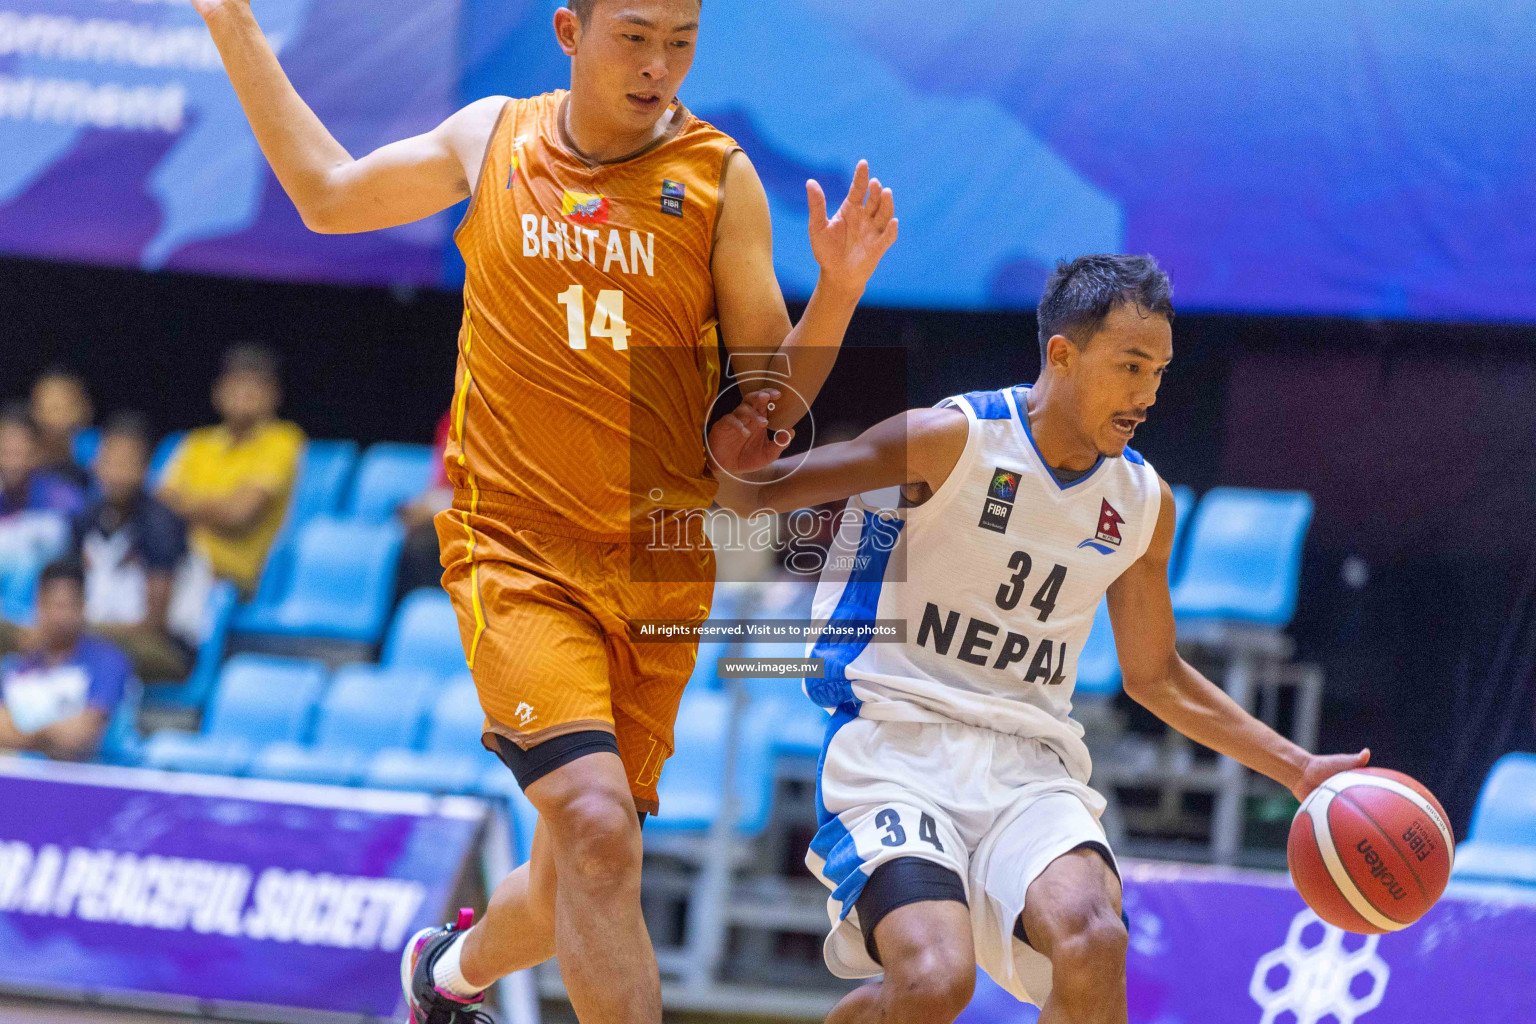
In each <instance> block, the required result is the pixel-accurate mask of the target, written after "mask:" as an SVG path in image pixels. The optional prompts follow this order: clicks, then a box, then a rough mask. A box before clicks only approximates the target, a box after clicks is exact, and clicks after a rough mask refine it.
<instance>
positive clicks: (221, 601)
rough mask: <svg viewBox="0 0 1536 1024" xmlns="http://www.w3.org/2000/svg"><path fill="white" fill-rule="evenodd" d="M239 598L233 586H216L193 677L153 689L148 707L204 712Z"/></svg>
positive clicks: (224, 583)
mask: <svg viewBox="0 0 1536 1024" xmlns="http://www.w3.org/2000/svg"><path fill="white" fill-rule="evenodd" d="M239 596H240V594H239V591H238V590H236V589H235V585H234V584H233V583H230V582H228V581H225V580H219V581H218V582H216V583H215V584H214V585H213V589H212V590H211V591H210V592H209V594H208V632H207V635H206V636H204V637H203V642H202V643H201V644H200V645H199V646H198V648H197V659H196V660H195V661H194V662H193V663H192V673H191V674H190V675H188V676H187V679H186V681H185V682H183V683H178V684H155V685H153V686H151V687H149V688H148V689H147V690H146V691H145V694H144V705H145V706H146V707H152V708H184V709H187V710H193V711H200V710H202V708H203V705H204V704H206V703H207V701H208V695H209V694H210V693H212V692H213V686H214V683H215V682H217V681H218V678H219V665H220V663H221V662H223V660H224V645H225V642H226V641H227V640H228V639H229V626H230V622H231V621H232V620H233V619H234V614H235V602H236V601H238V600H239Z"/></svg>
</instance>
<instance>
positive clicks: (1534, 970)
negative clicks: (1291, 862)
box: [960, 862, 1536, 1024]
mask: <svg viewBox="0 0 1536 1024" xmlns="http://www.w3.org/2000/svg"><path fill="white" fill-rule="evenodd" d="M1122 868H1123V869H1124V871H1125V909H1126V914H1127V916H1128V917H1129V918H1130V922H1131V948H1130V954H1129V959H1128V964H1127V977H1126V982H1127V988H1128V991H1129V996H1130V1010H1131V1015H1130V1016H1131V1021H1132V1024H1355V1022H1356V1021H1360V1022H1362V1024H1372V1022H1381V1024H1448V1022H1454V1024H1531V1022H1532V1021H1536V959H1533V956H1536V953H1533V951H1536V892H1529V891H1521V890H1516V889H1506V888H1502V887H1492V886H1464V885H1454V886H1452V888H1451V890H1450V891H1449V892H1448V893H1447V894H1446V896H1445V898H1444V899H1442V900H1441V901H1440V903H1439V904H1438V905H1436V906H1435V908H1434V909H1433V910H1431V911H1430V912H1429V914H1428V915H1426V916H1425V917H1424V919H1423V920H1421V921H1420V922H1419V923H1418V924H1416V925H1414V926H1412V927H1410V928H1407V929H1404V930H1403V931H1401V932H1396V933H1394V934H1391V935H1383V936H1363V935H1348V934H1346V933H1344V932H1342V931H1340V930H1339V929H1337V928H1333V927H1330V926H1328V925H1325V924H1323V923H1322V922H1321V921H1319V920H1318V919H1317V917H1316V915H1314V914H1313V913H1312V912H1311V911H1310V910H1308V909H1307V908H1306V906H1305V904H1303V903H1302V901H1301V897H1300V896H1298V895H1297V894H1296V890H1295V889H1294V888H1293V887H1292V886H1291V883H1290V880H1289V879H1288V878H1286V877H1285V876H1284V875H1270V874H1261V873H1257V872H1241V871H1229V870H1221V869H1216V868H1197V867H1189V866H1186V865H1162V864H1136V863H1131V862H1122ZM976 992H977V994H976V998H975V1000H974V1001H973V1002H972V1003H971V1006H970V1008H969V1009H967V1010H966V1011H965V1014H964V1015H963V1016H962V1017H961V1020H960V1024H1027V1022H1033V1021H1034V1020H1035V1019H1036V1016H1037V1013H1036V1011H1035V1009H1034V1007H1029V1006H1024V1005H1022V1004H1020V1003H1018V1002H1016V1001H1015V1000H1014V999H1013V997H1012V996H1010V995H1008V994H1007V993H1006V992H1004V991H1003V990H1002V989H1000V988H998V987H997V986H996V985H993V984H992V983H991V982H990V981H989V980H988V979H987V978H986V976H985V975H983V976H981V978H980V980H979V984H978V985H977V990H976Z"/></svg>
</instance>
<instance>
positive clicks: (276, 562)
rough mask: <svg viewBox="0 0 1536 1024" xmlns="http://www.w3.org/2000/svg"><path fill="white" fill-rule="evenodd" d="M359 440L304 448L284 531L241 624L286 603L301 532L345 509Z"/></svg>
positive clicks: (269, 555) (318, 443)
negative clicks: (286, 593) (282, 602)
mask: <svg viewBox="0 0 1536 1024" xmlns="http://www.w3.org/2000/svg"><path fill="white" fill-rule="evenodd" d="M357 452H358V448H357V442H356V441H309V442H307V443H306V444H305V445H304V456H303V461H302V462H301V463H300V465H299V474H298V478H297V479H296V480H294V483H293V493H292V494H291V495H290V496H289V498H288V512H287V515H286V516H285V517H284V519H283V528H282V529H281V530H280V531H279V532H278V534H277V536H276V537H275V538H274V539H273V541H272V548H271V550H270V551H268V552H267V564H266V565H264V566H263V567H262V570H261V580H260V581H259V582H258V583H257V584H256V594H255V596H253V597H252V598H251V603H250V606H249V608H250V609H255V610H247V609H242V610H241V612H240V613H239V618H238V619H237V621H238V622H239V623H240V625H241V627H242V628H244V624H245V622H247V621H252V622H255V621H259V620H260V618H261V616H262V615H263V614H265V613H266V610H268V609H270V608H271V607H272V606H273V605H275V604H277V603H278V602H279V601H280V600H282V596H283V594H284V593H285V592H286V591H287V589H288V582H289V580H290V579H291V578H292V575H293V559H294V552H295V547H296V539H297V537H298V534H299V529H300V528H301V527H302V526H303V525H304V524H305V523H307V522H309V521H310V520H311V519H313V518H315V517H316V516H320V515H335V514H336V513H337V512H338V511H339V510H340V509H341V503H342V499H343V498H344V497H345V495H346V491H347V485H348V484H349V483H350V482H351V480H352V473H353V471H354V470H355V469H356V468H357Z"/></svg>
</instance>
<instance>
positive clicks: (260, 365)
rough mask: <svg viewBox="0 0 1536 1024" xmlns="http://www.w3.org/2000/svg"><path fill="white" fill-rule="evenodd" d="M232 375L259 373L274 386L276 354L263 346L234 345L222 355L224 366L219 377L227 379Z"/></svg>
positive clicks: (276, 371) (276, 367) (276, 363)
mask: <svg viewBox="0 0 1536 1024" xmlns="http://www.w3.org/2000/svg"><path fill="white" fill-rule="evenodd" d="M232 373H259V374H261V375H262V376H264V377H266V378H268V379H269V380H271V381H272V383H274V384H276V383H277V380H278V362H277V353H276V352H273V351H272V350H271V349H270V348H267V346H265V345H255V344H244V345H235V346H233V347H232V348H230V349H229V350H227V351H226V352H225V353H224V365H223V368H222V370H221V371H220V376H225V377H227V376H229V375H230V374H232Z"/></svg>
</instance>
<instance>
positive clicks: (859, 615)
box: [805, 512, 907, 708]
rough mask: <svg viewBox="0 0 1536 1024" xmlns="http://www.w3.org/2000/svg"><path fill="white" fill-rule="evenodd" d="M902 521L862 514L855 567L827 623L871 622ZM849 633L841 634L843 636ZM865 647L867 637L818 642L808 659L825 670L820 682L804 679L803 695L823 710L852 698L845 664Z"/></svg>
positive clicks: (867, 642) (873, 514)
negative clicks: (820, 663) (820, 661)
mask: <svg viewBox="0 0 1536 1024" xmlns="http://www.w3.org/2000/svg"><path fill="white" fill-rule="evenodd" d="M906 525H907V524H906V522H905V521H904V520H901V519H885V518H882V517H881V516H878V515H876V514H875V513H873V512H865V513H864V527H863V532H862V533H861V534H860V536H859V550H858V555H857V557H856V558H855V559H854V565H855V566H856V568H855V569H854V571H853V572H852V573H850V574H849V576H848V582H847V583H845V584H844V585H843V593H842V595H841V597H839V598H838V602H837V608H836V609H835V610H834V611H833V612H832V618H831V620H830V621H832V622H837V623H844V624H856V623H868V624H873V623H874V621H875V607H876V605H878V604H879V603H880V587H881V585H882V584H884V583H885V570H886V567H887V566H888V565H889V564H890V561H891V552H892V551H893V550H894V549H895V547H896V542H897V539H898V537H899V536H900V534H901V530H902V527H904V526H906ZM847 632H849V631H846V630H845V631H844V633H845V634H846V633H847ZM868 644H869V637H868V635H865V636H863V637H859V636H857V635H855V636H851V637H850V636H846V635H845V636H844V638H842V639H838V638H832V639H826V640H821V641H818V642H817V644H816V646H815V647H813V648H812V649H811V657H813V658H822V659H824V661H825V665H826V670H825V672H823V677H822V678H821V679H807V680H806V681H805V693H806V696H808V697H810V698H811V700H813V701H815V702H816V703H817V704H820V705H821V706H822V707H824V708H835V707H837V706H839V705H840V704H844V703H847V702H848V701H851V700H853V699H854V696H853V686H852V685H851V684H850V683H849V682H848V672H847V669H848V665H849V663H850V662H852V661H853V659H854V658H857V657H858V656H859V655H860V654H861V653H862V652H863V650H864V648H865V647H866V646H868Z"/></svg>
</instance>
